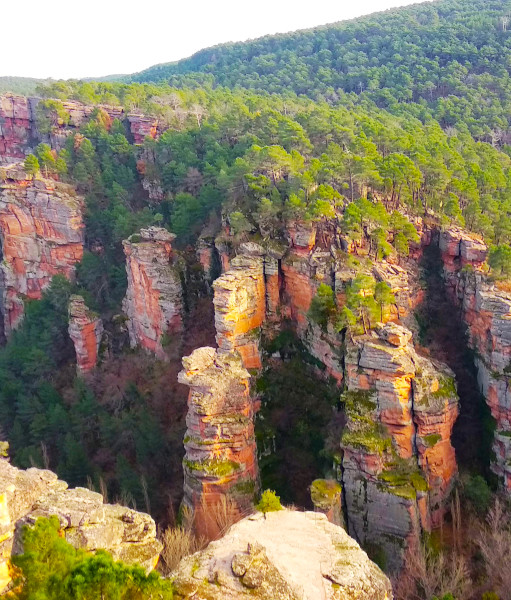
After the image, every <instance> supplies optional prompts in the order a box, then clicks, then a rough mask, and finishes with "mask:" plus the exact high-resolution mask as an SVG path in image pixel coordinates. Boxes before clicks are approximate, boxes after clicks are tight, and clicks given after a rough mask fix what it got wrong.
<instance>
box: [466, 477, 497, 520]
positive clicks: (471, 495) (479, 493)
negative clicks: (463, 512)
mask: <svg viewBox="0 0 511 600" xmlns="http://www.w3.org/2000/svg"><path fill="white" fill-rule="evenodd" d="M463 495H464V496H465V498H466V499H467V500H468V501H469V502H470V504H471V505H472V506H473V508H474V510H475V511H476V512H478V513H480V514H485V513H486V512H487V510H488V508H489V506H490V502H491V490H490V488H489V486H488V484H487V483H486V481H485V479H484V478H483V477H482V476H481V475H474V476H472V477H470V478H469V479H468V480H467V481H466V482H465V485H464V486H463Z"/></svg>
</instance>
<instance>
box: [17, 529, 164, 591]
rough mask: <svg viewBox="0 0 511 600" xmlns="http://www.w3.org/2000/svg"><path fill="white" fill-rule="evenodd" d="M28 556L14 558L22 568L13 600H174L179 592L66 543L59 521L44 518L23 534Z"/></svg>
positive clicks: (155, 578) (131, 568)
mask: <svg viewBox="0 0 511 600" xmlns="http://www.w3.org/2000/svg"><path fill="white" fill-rule="evenodd" d="M22 539H23V549H24V553H23V554H21V555H18V556H14V557H13V558H12V563H13V565H14V566H15V567H16V568H17V571H16V575H15V580H14V585H15V587H14V590H15V591H14V592H13V593H12V595H11V596H10V598H11V599H12V600H36V599H37V600H46V599H49V598H51V599H52V600H69V599H70V598H76V599H78V598H81V599H85V598H102V599H103V600H134V599H135V598H147V600H150V599H151V598H154V599H156V598H158V599H159V600H172V598H173V586H172V584H171V583H170V582H169V581H165V580H163V579H162V578H161V577H160V575H159V574H158V573H156V572H155V571H153V572H152V573H150V574H149V575H146V574H145V571H144V569H143V568H142V567H141V566H139V565H134V566H128V565H125V564H123V563H122V562H116V561H114V559H113V558H112V556H111V555H110V554H108V552H105V551H104V550H99V551H98V552H97V553H95V554H90V553H88V552H85V551H84V550H77V549H75V548H74V547H73V546H72V545H71V544H69V543H68V542H66V540H65V539H64V538H63V537H62V532H61V531H60V525H59V520H58V519H57V517H51V518H50V519H44V518H39V519H37V521H36V522H35V525H34V526H33V527H28V526H25V527H24V528H23V532H22Z"/></svg>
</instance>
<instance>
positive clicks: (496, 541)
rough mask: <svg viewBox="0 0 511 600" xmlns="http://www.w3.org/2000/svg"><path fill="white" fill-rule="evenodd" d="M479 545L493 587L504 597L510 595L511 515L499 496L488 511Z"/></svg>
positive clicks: (478, 541) (478, 539) (478, 540)
mask: <svg viewBox="0 0 511 600" xmlns="http://www.w3.org/2000/svg"><path fill="white" fill-rule="evenodd" d="M477 545H478V546H479V549H480V552H481V555H482V557H483V561H484V567H485V571H486V575H487V576H488V582H489V584H490V585H491V588H492V589H493V590H494V591H495V592H498V593H499V595H500V596H501V597H502V598H506V597H508V594H509V590H511V569H510V568H509V559H510V556H511V516H510V513H509V511H507V510H506V509H505V506H504V505H503V503H502V502H501V501H500V500H499V499H498V498H497V499H496V500H495V503H494V505H493V507H492V508H491V509H490V510H489V511H488V516H487V517H486V526H483V527H482V528H481V531H480V533H479V535H478V537H477Z"/></svg>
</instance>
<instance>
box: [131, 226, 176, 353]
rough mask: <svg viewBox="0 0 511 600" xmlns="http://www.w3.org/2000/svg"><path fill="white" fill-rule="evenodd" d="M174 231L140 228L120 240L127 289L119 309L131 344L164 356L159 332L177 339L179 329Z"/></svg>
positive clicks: (164, 341) (161, 337) (162, 338)
mask: <svg viewBox="0 0 511 600" xmlns="http://www.w3.org/2000/svg"><path fill="white" fill-rule="evenodd" d="M174 237H175V236H174V235H173V234H171V233H169V232H168V231H167V230H166V229H161V228H159V227H149V228H148V229H142V230H141V231H140V234H134V235H132V236H131V237H129V238H128V239H127V240H125V241H124V242H123V247H124V254H125V255H126V272H127V274H128V289H127V291H126V297H125V298H124V300H123V311H124V313H125V314H126V315H127V317H128V321H127V326H128V331H129V336H130V343H131V346H132V347H135V346H137V345H140V346H141V347H142V348H145V349H146V350H149V351H150V352H154V353H155V354H156V356H158V357H159V358H165V356H166V355H165V351H164V349H163V344H162V342H163V343H166V338H165V337H163V336H176V337H177V338H178V339H180V336H181V332H182V329H183V290H182V285H181V278H180V273H179V261H178V259H177V257H176V256H175V253H174V252H173V250H172V240H173V239H174Z"/></svg>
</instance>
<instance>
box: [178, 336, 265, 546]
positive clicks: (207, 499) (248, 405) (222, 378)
mask: <svg viewBox="0 0 511 600" xmlns="http://www.w3.org/2000/svg"><path fill="white" fill-rule="evenodd" d="M183 367H184V369H183V370H182V371H181V373H179V381H180V383H184V384H185V385H187V386H189V388H190V393H189V396H188V413H187V416H186V425H187V431H186V435H185V440H184V444H185V451H186V455H185V458H184V460H183V467H184V499H183V506H184V507H185V508H186V510H185V512H186V513H187V514H188V515H190V516H192V515H193V516H194V518H195V521H194V524H195V527H196V530H197V531H198V532H202V533H205V534H207V535H208V536H210V537H214V536H215V535H216V534H218V532H219V531H220V530H221V528H222V525H221V524H220V523H219V522H218V521H217V520H215V519H216V518H217V516H218V514H219V513H218V511H221V510H222V507H223V509H224V511H225V509H227V510H228V512H229V513H231V515H230V516H231V517H232V518H233V519H236V518H239V517H240V516H243V515H244V514H246V513H247V512H250V510H251V508H252V503H253V499H254V495H255V494H256V493H257V490H258V487H259V484H258V469H257V457H256V442H255V437H254V413H255V408H256V407H255V403H254V401H253V399H252V398H251V396H250V390H249V379H250V374H249V373H248V371H247V370H246V369H245V368H244V367H243V364H242V362H241V359H240V357H239V355H238V354H237V353H236V354H228V353H226V352H225V351H224V352H222V351H220V350H215V349H214V348H209V347H206V348H199V349H197V350H195V351H194V352H193V353H192V354H191V355H190V356H188V357H185V358H183Z"/></svg>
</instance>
